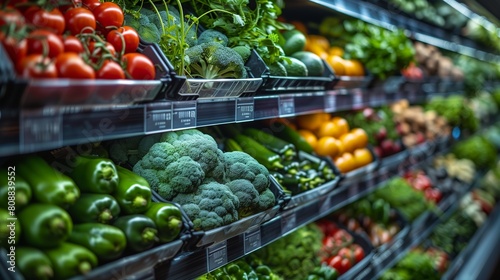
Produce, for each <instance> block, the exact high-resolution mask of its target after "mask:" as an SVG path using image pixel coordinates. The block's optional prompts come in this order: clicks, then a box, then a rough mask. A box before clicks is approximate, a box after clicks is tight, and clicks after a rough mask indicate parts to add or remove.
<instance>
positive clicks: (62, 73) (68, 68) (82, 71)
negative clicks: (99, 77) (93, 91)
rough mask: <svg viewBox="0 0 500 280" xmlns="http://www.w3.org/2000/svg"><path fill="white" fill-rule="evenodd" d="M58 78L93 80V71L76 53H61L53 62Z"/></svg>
mask: <svg viewBox="0 0 500 280" xmlns="http://www.w3.org/2000/svg"><path fill="white" fill-rule="evenodd" d="M55 63H56V68H57V74H58V76H59V77H60V78H70V79H94V78H95V71H94V69H92V67H90V66H89V65H88V64H86V63H85V61H83V59H82V58H81V57H80V56H79V55H78V54H76V53H62V54H60V55H58V56H57V57H56V60H55Z"/></svg>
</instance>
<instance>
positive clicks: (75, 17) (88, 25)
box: [64, 7, 96, 35]
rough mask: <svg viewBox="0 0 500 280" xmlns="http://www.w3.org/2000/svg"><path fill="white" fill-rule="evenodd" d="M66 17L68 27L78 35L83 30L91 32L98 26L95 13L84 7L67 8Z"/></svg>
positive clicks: (72, 32)
mask: <svg viewBox="0 0 500 280" xmlns="http://www.w3.org/2000/svg"><path fill="white" fill-rule="evenodd" d="M64 19H65V20H66V29H67V30H69V32H70V33H71V34H72V35H78V34H80V33H82V32H83V33H91V32H93V31H94V30H95V28H96V22H95V17H94V14H93V13H92V12H91V11H89V10H87V9H85V8H82V7H77V8H72V9H69V10H67V11H66V13H64Z"/></svg>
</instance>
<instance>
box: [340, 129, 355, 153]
mask: <svg viewBox="0 0 500 280" xmlns="http://www.w3.org/2000/svg"><path fill="white" fill-rule="evenodd" d="M340 141H342V144H343V146H344V152H346V153H350V152H353V151H354V150H355V149H356V147H357V143H356V135H354V134H352V133H346V134H343V135H342V136H340Z"/></svg>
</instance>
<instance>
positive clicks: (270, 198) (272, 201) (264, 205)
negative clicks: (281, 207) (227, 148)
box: [259, 189, 276, 211]
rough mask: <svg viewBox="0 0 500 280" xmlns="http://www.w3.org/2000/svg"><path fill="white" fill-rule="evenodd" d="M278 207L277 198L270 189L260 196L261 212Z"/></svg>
mask: <svg viewBox="0 0 500 280" xmlns="http://www.w3.org/2000/svg"><path fill="white" fill-rule="evenodd" d="M274 205H276V196H274V193H273V192H272V191H271V190H270V189H266V190H264V191H263V192H261V193H260V194H259V211H264V210H267V209H269V208H272V207H273V206H274Z"/></svg>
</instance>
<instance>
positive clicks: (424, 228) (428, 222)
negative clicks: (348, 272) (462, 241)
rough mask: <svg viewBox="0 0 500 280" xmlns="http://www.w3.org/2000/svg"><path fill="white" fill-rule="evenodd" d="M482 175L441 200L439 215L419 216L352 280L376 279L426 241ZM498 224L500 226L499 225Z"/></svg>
mask: <svg viewBox="0 0 500 280" xmlns="http://www.w3.org/2000/svg"><path fill="white" fill-rule="evenodd" d="M482 175H483V174H482V173H480V172H478V174H476V178H475V180H474V182H473V183H471V184H470V185H469V186H468V187H467V188H464V189H461V190H460V191H457V192H454V193H452V194H451V195H450V196H448V197H446V198H445V199H443V200H442V201H441V202H440V203H439V204H438V205H437V206H438V208H439V209H440V211H442V212H441V214H436V213H434V212H431V211H427V212H424V213H423V214H422V215H420V216H419V217H418V218H417V219H416V220H415V221H413V223H411V224H410V228H409V231H408V233H407V234H406V236H404V237H403V238H402V239H396V240H395V241H394V242H392V243H391V244H390V245H389V246H387V247H385V248H384V250H379V251H377V253H376V254H375V255H374V256H373V258H372V260H371V262H370V265H369V266H367V267H366V268H365V269H364V270H363V271H359V272H358V273H357V274H356V276H355V277H353V278H352V279H356V280H365V279H378V278H379V277H380V276H381V275H382V273H384V271H386V270H387V269H389V268H391V267H393V266H394V265H395V264H396V263H397V262H398V261H399V260H401V259H402V258H403V257H404V256H405V255H406V253H407V252H408V251H409V250H410V249H411V248H413V247H415V246H417V245H419V244H421V243H422V242H423V241H424V240H426V239H427V238H428V236H429V235H430V234H431V233H432V232H433V230H434V228H435V227H436V226H437V225H439V224H441V223H442V222H443V221H446V220H447V219H449V218H450V217H451V215H452V214H453V213H454V212H455V211H456V210H457V209H458V207H459V203H458V202H459V201H460V200H461V199H462V197H464V196H465V194H467V193H468V192H469V191H471V190H472V189H473V188H475V187H476V186H477V185H478V182H479V178H481V177H482ZM497 208H499V207H497ZM497 210H498V209H497ZM497 212H498V211H497ZM498 224H499V225H500V223H498ZM475 252H478V250H475ZM466 275H468V277H467V278H464V279H484V278H470V275H471V274H466ZM444 279H446V278H444ZM453 279H457V278H453Z"/></svg>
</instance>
